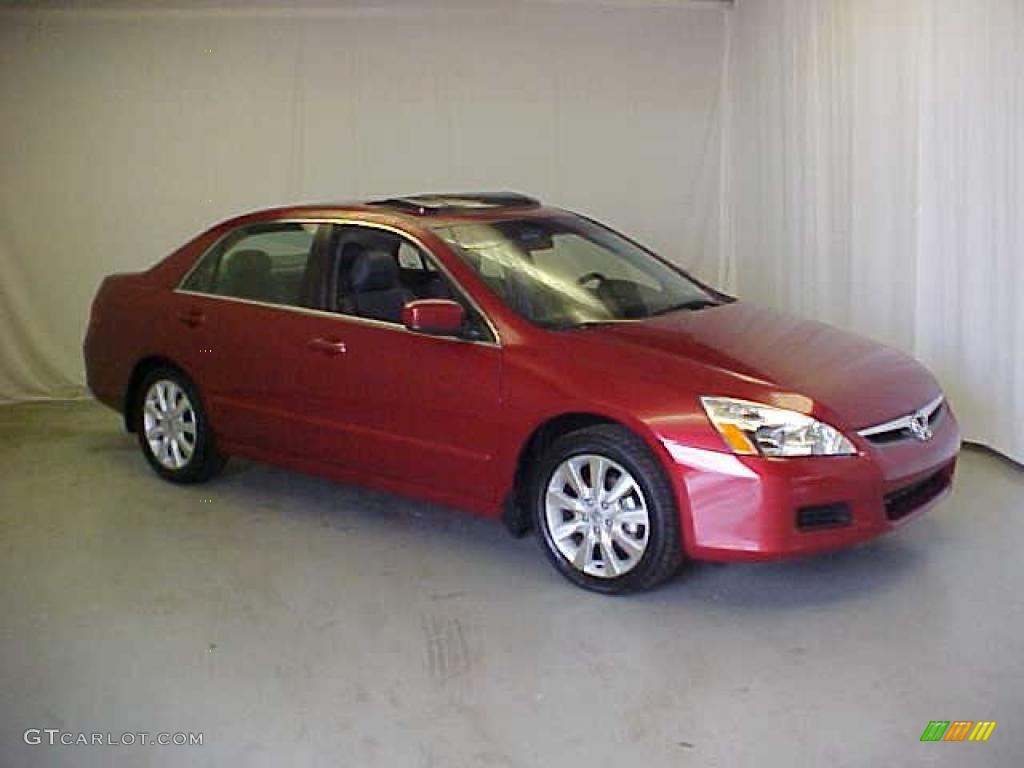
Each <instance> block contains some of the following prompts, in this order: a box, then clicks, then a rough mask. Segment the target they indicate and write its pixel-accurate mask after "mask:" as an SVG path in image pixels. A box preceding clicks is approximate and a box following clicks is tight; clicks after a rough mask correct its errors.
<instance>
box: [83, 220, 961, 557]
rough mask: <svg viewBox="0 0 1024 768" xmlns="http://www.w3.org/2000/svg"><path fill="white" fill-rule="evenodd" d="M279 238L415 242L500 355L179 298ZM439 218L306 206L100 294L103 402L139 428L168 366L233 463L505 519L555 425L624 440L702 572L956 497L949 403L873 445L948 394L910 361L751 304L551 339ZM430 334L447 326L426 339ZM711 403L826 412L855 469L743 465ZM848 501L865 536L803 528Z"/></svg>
mask: <svg viewBox="0 0 1024 768" xmlns="http://www.w3.org/2000/svg"><path fill="white" fill-rule="evenodd" d="M555 213H557V214H559V215H563V214H562V212H553V211H551V210H549V209H544V208H538V209H532V210H527V211H522V210H517V211H515V214H514V215H515V217H516V218H525V217H531V216H537V217H543V216H550V215H553V214H555ZM503 215H507V214H503V213H501V212H490V213H488V212H478V213H461V214H458V215H453V214H445V215H444V218H445V219H446V220H448V219H451V220H459V221H465V220H478V221H487V220H493V219H498V218H501V217H502V216H503ZM276 219H301V220H304V221H317V222H324V223H331V222H350V223H359V222H368V223H370V224H375V225H378V226H383V227H386V228H388V229H390V230H392V231H395V232H398V233H402V234H403V235H405V236H406V237H408V238H410V239H411V240H412V241H413V242H416V243H418V244H420V245H421V246H423V247H425V248H427V249H428V250H429V251H430V252H431V253H432V255H433V256H434V257H435V258H436V259H437V261H438V262H439V263H440V264H441V266H442V267H443V269H444V270H445V271H446V272H447V273H448V274H449V275H450V277H451V278H452V279H453V280H454V281H455V283H457V285H458V286H459V288H460V289H461V290H462V291H463V292H464V293H465V294H466V295H467V296H468V297H469V298H470V299H471V300H472V301H473V303H474V304H475V305H476V306H477V307H478V308H479V309H480V310H481V312H482V313H483V315H484V316H485V317H486V319H487V321H488V322H489V324H490V326H491V327H492V328H493V330H494V331H495V332H496V334H497V336H498V339H497V341H496V342H495V343H481V342H475V341H467V340H464V339H460V338H455V337H451V336H444V335H432V334H430V333H418V332H415V331H414V330H411V329H410V328H406V327H403V326H401V325H386V324H381V323H372V322H366V321H363V320H360V319H358V318H352V317H348V316H345V315H341V314H336V313H331V312H327V311H316V310H305V309H298V308H290V307H276V306H268V305H264V304H258V303H253V302H244V301H238V300H232V299H225V298H221V297H215V296H205V295H199V294H192V293H184V292H180V291H177V290H176V288H177V287H178V285H179V284H180V281H181V280H182V278H183V277H184V276H185V275H186V273H187V272H188V271H189V270H190V269H191V267H192V266H193V264H194V263H195V262H196V260H197V259H198V258H199V257H200V256H201V255H202V254H203V253H204V252H205V251H206V250H207V249H208V248H209V247H210V246H211V245H212V244H213V243H215V242H216V241H217V240H218V239H219V238H220V237H221V236H223V235H224V234H226V233H228V232H230V231H232V230H233V229H235V228H236V227H238V226H241V225H243V224H249V223H253V222H263V221H273V220H276ZM437 220H438V219H437V217H436V216H419V215H415V214H413V213H409V214H403V213H400V212H396V211H394V210H381V209H380V208H374V207H369V206H362V205H357V206H309V207H301V208H286V209H277V210H272V211H262V212H259V213H255V214H251V215H249V216H245V217H239V218H237V219H234V220H232V221H229V222H225V223H223V224H221V225H219V226H217V227H214V228H213V229H212V230H210V231H209V232H207V233H204V234H203V235H200V236H199V237H198V238H196V239H195V240H194V241H192V242H191V243H189V244H187V245H186V246H184V247H182V248H181V249H179V250H178V251H176V252H175V253H174V254H172V255H170V256H169V257H167V258H166V259H165V260H164V261H162V262H161V263H160V264H158V265H157V266H155V267H154V268H153V269H151V270H149V271H147V272H144V273H139V274H132V275H116V276H112V277H110V278H108V279H107V280H106V281H105V282H104V283H103V285H102V286H101V289H100V292H99V294H98V295H97V297H96V300H95V302H94V306H93V312H92V316H91V318H90V324H89V330H88V334H87V337H86V340H85V359H86V368H87V373H88V383H89V386H90V388H91V389H92V391H93V392H94V393H95V394H96V396H97V398H98V399H100V400H101V401H103V402H104V403H106V404H108V405H110V406H112V407H114V408H116V409H118V410H123V409H124V408H125V405H126V403H125V398H126V396H127V394H128V392H129V387H130V383H131V380H132V374H133V371H135V370H136V366H138V365H140V364H142V363H144V361H146V360H149V359H160V360H163V361H167V362H169V363H172V364H174V365H176V366H178V367H180V368H181V369H182V370H184V371H185V372H186V373H187V374H188V375H189V376H190V377H191V378H192V379H193V380H194V381H195V383H196V384H197V386H198V388H199V391H200V392H201V394H202V396H203V399H204V401H205V405H206V406H207V409H208V410H209V413H210V420H211V423H212V425H213V427H214V430H215V432H216V435H217V438H218V441H219V442H220V444H221V445H222V447H223V448H224V449H225V450H227V452H229V453H232V454H236V455H244V456H249V457H252V458H256V459H260V460H264V461H270V462H273V463H277V464H281V465H284V466H288V467H292V468H295V469H299V470H302V471H308V472H316V473H320V474H325V475H329V476H332V477H336V478H340V479H344V480H349V481H357V482H362V483H366V484H370V485H375V486H378V487H382V488H386V489H390V490H395V491H399V492H402V493H406V494H410V495H414V496H416V497H419V498H425V499H429V500H432V501H437V502H442V503H447V504H452V505H456V506H460V507H464V508H467V509H471V510H474V511H476V512H478V513H481V514H485V515H489V516H497V515H499V514H500V513H501V511H502V509H503V504H504V503H505V500H506V499H507V498H508V496H509V494H510V493H512V492H513V491H514V486H515V483H516V477H517V466H518V465H519V462H520V460H521V459H522V458H523V451H524V447H525V446H526V445H527V444H528V441H529V439H530V437H531V436H532V435H533V434H534V433H535V431H536V430H538V429H539V428H540V427H542V426H543V425H544V424H545V423H547V422H549V421H550V420H552V419H556V418H558V417H561V416H565V415H567V414H589V415H591V416H596V417H600V418H602V419H607V420H611V421H616V422H619V423H621V424H623V425H625V426H626V427H628V428H630V429H632V430H633V431H635V432H636V433H637V434H638V435H640V436H641V437H642V438H643V439H644V440H645V441H646V442H647V444H648V445H649V447H650V449H651V451H652V452H653V453H654V454H655V455H656V456H657V457H658V458H659V459H660V460H661V461H662V464H663V467H664V471H665V473H666V476H667V477H669V478H670V479H671V482H672V484H673V486H674V488H675V491H676V495H677V503H678V510H679V516H680V522H681V526H682V531H683V541H684V548H685V550H686V552H687V554H688V555H690V556H691V557H694V558H701V559H719V560H740V559H749V560H756V559H766V558H775V557H781V556H788V555H798V554H809V553H814V552H821V551H827V550H832V549H836V548H840V547H844V546H848V545H851V544H855V543H857V542H860V541H864V540H866V539H869V538H872V537H874V536H877V535H879V534H881V533H884V532H886V531H889V530H892V529H894V528H897V527H900V526H902V525H904V524H905V523H906V522H907V521H909V520H912V519H914V518H916V517H917V516H919V515H920V514H921V513H922V512H923V511H924V510H926V509H928V508H929V507H930V506H932V505H933V504H934V503H935V502H936V501H937V500H938V499H939V498H941V497H942V496H943V495H944V494H945V493H946V492H947V490H948V488H949V483H950V482H951V479H952V474H953V469H954V466H955V461H956V456H957V454H958V451H959V445H960V438H959V433H958V428H957V424H956V421H955V419H954V416H953V413H952V410H951V409H950V408H949V407H948V404H947V405H946V406H945V407H944V410H943V413H942V415H941V416H940V418H939V419H938V421H937V422H936V424H935V425H934V427H935V428H934V436H933V438H932V439H931V440H929V441H927V442H918V441H916V440H904V441H898V442H893V443H890V444H885V445H879V444H874V443H871V442H870V441H868V440H866V439H865V438H863V437H861V436H859V435H858V434H857V431H858V430H860V429H863V428H865V427H868V426H872V425H876V424H879V423H882V422H886V421H888V420H891V419H895V418H897V417H900V416H903V415H905V414H908V413H911V412H913V411H915V410H916V409H918V408H920V407H922V406H923V405H924V404H925V403H927V402H929V401H931V400H933V399H934V398H936V397H937V396H938V395H939V394H940V389H939V386H938V384H937V383H936V382H935V380H934V379H933V377H932V376H931V375H930V374H929V373H928V371H927V370H925V369H924V368H923V367H922V366H921V365H919V364H918V363H916V362H915V361H914V360H912V359H911V358H909V357H907V356H905V355H903V354H901V353H899V352H897V351H895V350H893V349H890V348H888V347H884V346H882V345H879V344H877V343H874V342H871V341H868V340H866V339H863V338H860V337H858V336H855V335H852V334H849V333H846V332H843V331H840V330H838V329H835V328H832V327H830V326H827V325H824V324H821V323H816V322H811V321H807V320H799V319H794V318H792V317H788V316H786V315H783V314H780V313H777V312H773V311H769V310H766V309H761V308H758V307H755V306H752V305H747V304H744V303H739V302H737V303H731V304H725V305H723V306H719V307H713V308H707V309H703V310H700V311H680V312H672V313H669V314H666V315H662V316H658V317H655V318H650V319H646V320H636V321H629V322H622V323H616V324H612V325H605V326H597V327H588V328H580V329H577V330H568V331H555V330H545V329H542V328H540V327H537V326H534V325H532V324H531V323H529V322H528V321H526V320H525V319H523V318H522V317H521V316H519V315H518V314H516V313H515V312H513V311H512V310H511V309H509V308H508V307H507V306H506V305H505V304H504V303H503V302H502V301H501V300H500V299H499V298H498V297H497V295H496V294H495V293H494V292H492V291H491V290H490V289H489V288H488V286H487V285H486V284H485V283H484V282H483V281H482V280H481V279H480V278H479V277H478V276H477V275H476V273H475V272H474V271H473V270H472V269H470V268H469V267H468V266H467V265H466V264H464V263H463V262H462V261H461V260H460V259H459V258H458V257H457V256H456V255H455V254H454V253H452V251H451V250H450V249H449V247H448V246H447V245H446V244H445V243H444V242H443V241H441V240H440V239H439V238H438V237H436V236H435V235H434V233H433V232H432V231H431V230H430V229H429V226H431V225H433V224H435V223H437ZM417 304H421V305H422V306H420V307H419V308H418V309H417V308H412V309H407V310H406V312H405V314H404V316H403V319H404V320H405V321H406V322H407V323H408V324H409V325H410V326H413V327H416V326H415V323H416V322H422V323H425V324H426V325H422V326H421V327H423V328H424V330H427V331H430V330H433V331H444V330H445V329H448V328H449V327H450V326H451V325H452V323H454V322H455V319H454V317H453V316H452V315H453V313H452V312H451V309H452V308H451V307H450V306H447V307H446V306H445V305H444V303H443V302H441V303H437V302H429V301H426V302H417ZM458 309H460V310H461V307H459V308H458ZM417 318H418V320H417ZM431 324H432V325H437V326H438V328H433V329H431V328H427V327H426V326H427V325H431ZM442 326H443V328H442ZM701 395H711V396H727V397H735V398H740V399H744V400H751V401H755V402H762V403H767V404H770V405H775V406H778V407H783V408H787V409H790V410H795V411H800V412H803V413H807V414H810V415H812V416H814V417H815V418H818V419H821V420H823V421H825V422H827V423H829V424H831V425H832V426H834V427H836V428H837V429H839V430H840V431H841V432H843V434H845V435H846V436H847V438H848V439H850V440H851V441H852V442H853V444H854V446H855V447H856V449H857V454H856V455H854V456H842V457H807V458H792V459H771V458H764V457H747V456H736V455H734V454H733V453H732V452H731V451H730V450H729V449H728V447H727V446H726V445H725V443H724V442H723V440H722V438H721V436H720V435H719V434H718V432H717V431H716V430H715V429H714V427H713V426H712V425H711V423H710V422H709V420H708V418H707V416H706V415H705V413H704V411H703V409H702V407H701V404H700V402H699V397H700V396H701ZM526 458H530V457H528V456H527V457H526ZM929 479H931V480H932V481H933V482H932V483H931V484H930V485H925V486H920V487H922V488H924V491H922V493H924V494H925V495H924V496H922V497H921V498H920V503H919V504H917V505H916V507H915V509H914V510H913V511H912V512H911V513H910V514H908V515H906V516H903V517H900V518H899V519H898V520H890V519H889V517H887V515H886V507H885V498H886V496H887V495H889V494H893V493H896V492H898V491H901V490H904V489H907V488H911V489H913V488H915V487H918V485H919V484H920V483H921V482H922V481H925V480H929ZM838 503H841V504H846V505H847V506H848V507H849V510H850V511H851V513H852V522H851V524H850V525H848V526H845V527H837V528H833V529H824V530H811V531H805V530H800V529H799V528H798V527H797V525H796V517H797V512H798V510H799V509H801V508H804V507H813V506H822V505H831V504H838Z"/></svg>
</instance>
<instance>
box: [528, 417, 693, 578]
mask: <svg viewBox="0 0 1024 768" xmlns="http://www.w3.org/2000/svg"><path fill="white" fill-rule="evenodd" d="M595 460H597V461H595ZM602 462H603V463H602ZM595 477H596V479H597V480H598V483H596V484H595V485H596V486H599V487H598V488H595V487H594V485H592V482H593V480H594V479H595ZM630 483H631V484H632V487H630ZM623 488H626V489H627V490H625V492H623ZM577 489H581V490H582V493H580V492H578V491H577ZM588 491H590V493H589V494H588ZM616 496H618V498H616ZM602 500H604V503H603V504H602ZM530 503H531V512H532V515H533V522H534V528H535V530H536V531H537V537H538V540H539V542H540V544H541V547H542V548H543V549H544V552H545V553H546V554H547V556H548V559H549V560H551V562H552V564H553V565H554V566H555V568H556V569H557V570H558V571H559V572H560V573H561V574H562V575H563V576H565V577H566V578H567V579H568V580H569V581H571V582H572V583H574V584H576V585H577V586H580V587H583V588H584V589H589V590H592V591H594V592H601V593H604V594H622V593H627V592H638V591H643V590H647V589H652V588H654V587H656V586H658V585H659V584H662V583H664V582H666V581H668V580H669V579H671V578H672V577H673V576H674V575H675V573H676V572H677V571H678V570H679V567H680V566H681V565H682V563H683V559H684V558H683V548H682V537H681V534H680V530H679V514H678V510H677V506H676V501H675V495H674V494H673V491H672V487H671V486H670V485H669V482H668V480H667V479H666V477H665V473H664V471H663V469H662V466H661V463H660V462H659V461H658V459H657V458H656V457H655V456H654V455H652V453H651V451H650V450H649V449H648V447H647V445H646V444H645V443H644V441H643V440H641V439H640V438H639V437H638V436H637V435H635V434H634V433H633V432H631V431H629V430H628V429H626V428H625V427H621V426H617V425H613V424H602V425H598V426H594V427H587V428H586V429H581V430H579V431H576V432H571V433H569V434H567V435H564V436H563V437H560V438H558V439H557V440H555V441H554V442H553V443H552V444H551V445H550V446H549V447H548V449H547V450H546V451H545V452H544V455H543V456H542V457H541V460H540V461H539V462H538V464H537V468H536V471H535V472H534V474H533V478H532V482H531V489H530ZM588 546H589V547H590V550H589V553H588V550H587V547H588Z"/></svg>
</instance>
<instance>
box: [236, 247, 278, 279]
mask: <svg viewBox="0 0 1024 768" xmlns="http://www.w3.org/2000/svg"><path fill="white" fill-rule="evenodd" d="M227 272H228V273H229V274H231V275H253V274H261V273H269V272H270V256H269V255H268V254H267V252H266V251H261V250H258V249H256V248H245V249H242V250H241V251H235V252H234V253H232V254H231V258H229V259H228V266H227Z"/></svg>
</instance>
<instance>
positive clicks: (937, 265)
mask: <svg viewBox="0 0 1024 768" xmlns="http://www.w3.org/2000/svg"><path fill="white" fill-rule="evenodd" d="M231 4H232V5H233V6H234V7H232V8H229V9H228V10H203V8H204V7H206V6H207V4H206V3H203V2H201V1H200V0H194V1H190V2H183V3H181V4H178V6H177V7H179V8H184V10H177V11H174V10H166V9H165V7H164V6H161V7H160V8H158V9H155V10H145V11H139V10H131V6H132V5H133V4H132V3H130V2H127V1H126V2H112V3H108V4H107V5H110V6H112V9H108V10H95V9H92V10H32V9H30V10H13V11H12V10H7V11H3V10H0V104H2V105H3V119H2V120H0V400H5V399H6V400H13V399H27V398H33V397H61V396H68V395H75V394H80V393H81V392H82V379H83V377H82V367H81V360H80V356H81V354H80V344H81V338H82V333H83V331H84V325H85V320H86V315H87V311H88V305H89V302H90V300H91V298H92V295H93V293H94V291H95V288H96V285H97V283H98V282H99V280H100V278H101V277H102V275H104V274H106V273H109V272H113V271H122V270H132V269H140V268H143V267H145V266H147V265H149V264H151V263H152V262H154V261H155V260H157V259H159V258H160V257H161V256H163V255H164V254H165V253H167V252H169V251H170V250H171V249H173V248H174V247H175V246H177V245H178V244H180V243H181V242H182V241H184V240H185V239H186V238H187V237H189V236H190V235H192V234H194V233H195V232H196V231H198V230H199V229H201V228H203V227H205V226H207V225H208V224H210V223H212V222H213V221H215V220H218V219H221V218H224V217H226V216H228V215H230V214H233V213H235V212H238V211H242V210H246V209H250V208H253V207H256V206H262V205H272V204H278V203H281V202H284V201H295V200H325V199H335V200H336V199H346V198H356V197H364V196H374V195H383V194H396V193H402V192H408V191H419V190H430V189H455V190H459V189H483V188H512V189H520V190H523V191H527V192H532V193H535V194H538V195H540V196H541V197H543V198H545V199H546V200H549V201H551V202H552V203H554V204H559V205H564V206H567V207H571V208H575V209H578V210H582V211H584V212H586V213H590V214H593V215H595V216H597V217H599V218H602V219H605V220H607V221H609V222H611V223H612V224H615V225H617V226H619V227H620V228H622V229H624V230H626V231H628V232H631V233H634V234H636V235H638V236H639V237H640V238H641V239H642V240H645V241H646V242H648V243H649V244H650V245H652V246H654V247H655V248H657V249H659V250H660V251H662V252H663V253H665V254H666V255H668V256H669V257H670V258H674V259H676V260H678V261H679V262H680V263H683V264H685V265H687V266H688V267H690V268H691V269H693V270H694V271H695V272H696V273H697V274H698V275H700V276H701V277H704V278H705V279H708V280H710V281H711V282H714V283H717V284H718V285H719V286H721V287H723V288H725V289H726V290H735V291H737V292H738V293H739V295H740V296H741V298H743V299H746V300H751V301H757V302H762V303H766V304H770V305H774V306H777V307H782V308H785V309H788V310H790V311H794V312H797V313H800V314H803V315H807V316H812V317H817V318H821V319H824V320H826V321H829V322H832V323H834V324H836V325H839V326H842V327H846V328H851V329H853V330H856V331H859V332H861V333H864V334H866V335H868V336H870V337H873V338H875V339H878V340H880V341H883V342H886V343H889V344H892V345H894V346H897V347H899V348H901V349H903V350H905V351H907V352H909V353H911V354H913V355H915V356H917V357H918V358H919V359H921V360H923V361H924V362H925V363H926V364H927V365H928V366H929V367H930V368H931V369H932V370H933V371H934V372H935V373H936V374H937V375H938V377H939V379H940V380H941V382H942V384H943V385H944V387H945V388H946V390H947V392H948V394H949V396H950V398H951V400H952V402H953V404H954V406H955V408H956V409H957V411H958V412H959V414H960V416H961V421H962V424H963V427H964V431H965V434H966V436H967V437H968V438H969V439H972V440H976V441H979V442H982V443H985V444H987V445H990V446H991V447H993V448H995V449H997V450H1000V451H1002V452H1004V453H1006V454H1007V455H1009V456H1011V457H1012V458H1014V459H1016V460H1018V461H1024V301H1022V300H1021V293H1022V292H1024V259H1022V257H1021V250H1022V247H1024V215H1022V214H1024V199H1022V195H1024V153H1022V148H1021V142H1022V137H1024V78H1022V77H1021V73H1022V72H1024V2H1020V0H899V1H898V2H895V1H894V0H737V2H736V3H735V5H733V6H731V7H730V6H729V5H727V4H723V3H715V2H685V0H679V1H678V2H676V0H671V1H670V0H580V1H579V2H575V1H574V0H561V1H559V0H552V1H551V2H527V1H526V0H521V1H520V0H509V1H508V2H506V1H505V0H500V1H499V0H487V1H486V2H484V1H483V0H478V1H476V2H462V1H457V0H451V1H450V2H442V1H441V0H421V1H420V2H413V1H412V0H404V1H403V0H375V1H374V2H370V0H351V2H346V3H343V4H329V3H318V5H317V6H316V7H312V8H308V7H307V9H306V10H295V9H294V8H293V7H290V6H286V5H284V4H282V3H276V2H271V0H265V1H263V2H260V3H257V4H255V7H254V6H253V5H252V4H246V3H241V2H232V3H231ZM51 5H63V4H62V3H56V2H55V3H52V4H51ZM93 5H95V4H93ZM784 353H792V352H791V351H790V352H784Z"/></svg>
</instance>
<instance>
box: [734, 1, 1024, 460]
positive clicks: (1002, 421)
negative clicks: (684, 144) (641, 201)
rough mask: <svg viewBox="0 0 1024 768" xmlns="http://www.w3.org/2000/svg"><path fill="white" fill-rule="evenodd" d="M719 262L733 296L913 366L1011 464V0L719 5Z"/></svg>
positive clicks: (1020, 201)
mask: <svg viewBox="0 0 1024 768" xmlns="http://www.w3.org/2000/svg"><path fill="white" fill-rule="evenodd" d="M730 22H731V26H732V30H731V31H732V34H731V37H730V51H731V58H730V64H729V69H730V73H731V81H730V82H731V86H730V90H731V94H732V95H731V99H730V102H731V103H730V110H731V113H732V121H731V135H730V138H729V146H730V147H731V148H732V149H731V151H730V153H729V155H730V159H731V162H730V167H731V177H730V181H729V183H728V184H727V185H726V186H725V187H724V188H726V189H730V190H731V194H730V195H729V199H728V202H729V203H730V204H731V209H730V215H729V216H728V217H727V222H726V228H727V231H728V232H729V233H731V234H730V235H729V238H728V240H729V242H730V243H731V248H730V250H729V253H727V254H726V256H725V258H726V260H727V262H729V263H730V264H731V266H730V271H731V272H734V273H735V275H736V277H737V288H738V292H739V293H740V295H741V296H742V297H743V298H744V299H749V300H752V301H759V302H763V303H767V304H772V305H775V306H778V307H785V308H788V309H791V310H796V311H797V312H800V313H802V314H805V315H809V316H813V317H817V318H821V319H824V320H826V321H829V322H832V323H834V324H836V325H839V326H843V327H847V328H851V329H853V330H856V331H859V332H862V333H864V334H866V335H868V336H871V337H873V338H876V339H878V340H881V341H884V342H887V343H889V344H892V345H894V346H896V347H899V348H901V349H903V350H905V351H907V352H909V353H911V354H913V355H915V356H916V357H918V358H919V359H921V360H922V361H923V362H924V363H925V364H926V365H928V366H929V367H930V368H931V369H932V370H933V371H934V372H935V374H936V375H937V376H938V378H939V379H940V380H941V382H942V384H943V385H944V387H945V389H946V391H947V394H948V395H949V397H950V399H951V401H952V402H953V405H954V407H955V408H956V410H957V411H958V413H959V415H960V419H961V422H962V426H963V428H964V432H965V436H966V437H967V438H968V439H971V440H974V441H978V442H981V443H984V444H987V445H989V446H991V447H993V448H995V449H997V450H999V451H1001V452H1003V453H1005V454H1007V455H1008V456H1010V457H1012V458H1014V459H1016V460H1017V461H1024V77H1022V73H1024V3H1022V2H1019V0H899V2H893V0H738V2H737V5H736V8H735V12H734V14H733V15H732V18H731V20H730Z"/></svg>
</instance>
